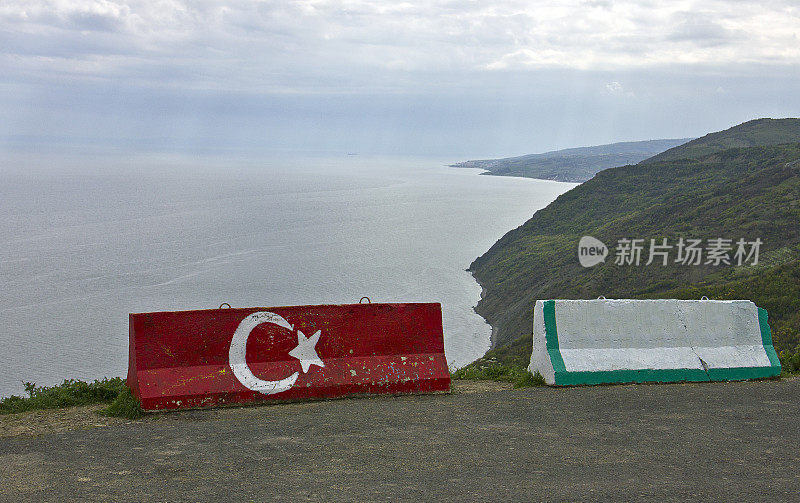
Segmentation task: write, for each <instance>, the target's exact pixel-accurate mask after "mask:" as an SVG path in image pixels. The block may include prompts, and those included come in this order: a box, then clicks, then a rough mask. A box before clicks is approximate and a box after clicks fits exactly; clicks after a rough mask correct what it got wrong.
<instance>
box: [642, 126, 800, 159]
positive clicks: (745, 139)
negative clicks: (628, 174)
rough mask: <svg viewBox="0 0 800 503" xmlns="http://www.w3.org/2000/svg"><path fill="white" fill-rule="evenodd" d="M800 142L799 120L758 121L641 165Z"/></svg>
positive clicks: (656, 157) (664, 153) (704, 137)
mask: <svg viewBox="0 0 800 503" xmlns="http://www.w3.org/2000/svg"><path fill="white" fill-rule="evenodd" d="M797 142H800V119H755V120H752V121H748V122H745V123H744V124H739V125H738V126H734V127H732V128H730V129H726V130H725V131H719V132H716V133H709V134H707V135H705V136H703V137H702V138H697V139H695V140H692V141H690V142H688V143H686V144H684V145H680V146H678V147H674V148H671V149H669V150H667V151H665V152H662V153H660V154H658V155H654V156H653V157H651V158H650V159H647V160H645V161H642V162H659V161H672V160H677V159H697V158H699V157H703V156H706V155H709V154H713V153H715V152H722V151H723V150H728V149H731V148H743V147H756V146H762V147H763V146H767V145H780V144H782V143H797Z"/></svg>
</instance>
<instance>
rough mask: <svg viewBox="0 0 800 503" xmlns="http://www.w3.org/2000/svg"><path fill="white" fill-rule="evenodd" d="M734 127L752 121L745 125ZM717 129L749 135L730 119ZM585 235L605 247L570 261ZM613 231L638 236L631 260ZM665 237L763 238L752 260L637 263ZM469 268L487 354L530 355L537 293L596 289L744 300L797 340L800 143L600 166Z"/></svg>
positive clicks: (784, 336) (778, 335)
mask: <svg viewBox="0 0 800 503" xmlns="http://www.w3.org/2000/svg"><path fill="white" fill-rule="evenodd" d="M757 122H759V123H762V122H763V121H757ZM767 124H778V126H779V127H778V130H777V131H776V133H775V134H774V135H770V134H768V131H767V130H765V129H763V127H762V126H758V127H757V128H756V131H757V132H758V134H759V136H758V138H776V137H778V136H779V135H780V134H783V133H782V131H784V126H785V125H786V124H788V122H786V121H771V122H768V123H767ZM741 127H743V128H744V131H748V130H753V129H752V127H753V123H752V122H749V123H746V124H743V125H742V126H741ZM726 133H728V137H730V138H734V137H735V138H740V139H741V138H746V137H747V135H746V134H740V133H742V132H741V131H737V130H736V128H732V129H731V130H728V131H727V132H726ZM742 141H745V140H742ZM746 141H757V140H752V139H751V140H746ZM797 141H800V139H798V140H797ZM685 152H686V151H684V154H683V155H685ZM584 235H589V236H593V237H595V238H598V239H600V240H601V241H603V242H604V243H605V244H606V245H607V246H608V247H609V256H608V257H607V259H606V261H605V263H602V264H599V265H596V266H594V267H592V268H584V267H582V266H581V265H580V263H579V262H578V256H577V248H578V241H579V240H580V238H581V236H584ZM622 238H639V239H644V240H645V246H644V250H643V252H642V261H641V264H640V265H639V266H636V265H617V264H615V248H616V245H617V243H618V240H620V239H622ZM663 238H667V239H668V243H669V244H671V245H673V246H674V245H676V244H677V241H678V239H679V238H684V239H693V238H694V239H702V240H703V246H706V245H707V244H708V242H707V240H709V239H715V238H726V239H732V240H733V241H734V242H735V241H736V240H738V239H740V238H743V239H745V240H746V241H748V242H750V241H753V240H755V239H756V238H759V239H761V240H762V241H763V244H762V245H761V247H760V257H759V263H758V265H752V264H747V265H743V266H740V267H736V266H727V265H724V264H721V265H719V266H714V265H713V264H703V265H698V266H694V265H684V264H680V263H675V262H674V259H675V258H676V251H675V250H674V249H673V250H672V252H671V253H672V255H671V256H670V262H669V264H668V265H667V266H662V265H661V264H660V263H658V262H656V263H653V264H650V265H644V264H645V262H646V261H647V259H648V253H649V243H650V239H655V240H656V242H657V243H661V242H662V241H661V240H662V239H663ZM731 255H733V251H732V252H731ZM703 258H704V261H705V258H706V257H705V256H704V257H703ZM470 270H471V271H472V272H473V274H474V276H475V278H476V279H477V280H478V281H479V282H480V284H481V285H482V286H483V287H484V288H485V294H484V297H483V299H482V300H481V302H480V303H479V304H478V306H477V308H476V310H477V312H478V313H479V314H481V315H482V316H484V317H485V318H486V319H487V320H488V321H489V323H491V324H492V326H493V327H494V328H495V341H494V343H495V346H496V349H495V350H494V351H492V352H491V354H493V355H495V356H500V357H501V358H502V359H504V360H505V361H516V360H519V361H523V360H524V359H525V357H526V356H525V355H524V352H525V351H528V357H529V355H530V353H529V351H530V343H529V342H527V346H526V343H525V339H522V340H519V338H520V337H524V336H526V335H528V334H530V332H531V326H532V306H533V303H534V301H535V300H536V299H549V298H596V297H598V296H600V295H603V296H605V297H607V298H671V297H675V298H700V297H701V296H702V295H707V296H708V297H710V298H714V299H733V298H737V299H738V298H748V299H752V300H753V301H755V302H756V303H757V304H758V305H759V306H761V307H764V308H766V309H767V310H768V311H769V313H770V323H771V325H772V328H773V335H774V340H775V343H776V346H777V348H778V349H779V350H780V349H790V348H794V347H795V346H797V345H798V344H800V315H799V314H798V313H800V143H794V144H788V145H773V146H758V147H749V148H735V149H727V150H724V151H719V152H716V153H712V154H710V155H705V156H699V157H697V158H694V159H688V158H682V159H680V160H673V161H661V162H659V161H652V162H649V161H648V162H644V163H639V164H637V165H632V166H623V167H619V168H613V169H609V170H605V171H602V172H600V173H598V174H597V175H596V176H595V177H594V178H593V179H591V180H589V181H587V182H586V183H584V184H582V185H580V186H578V187H576V188H574V189H572V190H571V191H569V192H567V193H565V194H563V195H561V196H560V197H559V198H558V199H557V200H556V201H554V202H553V203H552V204H550V205H549V206H548V207H547V208H545V209H543V210H540V211H539V212H537V213H536V214H535V215H534V216H533V218H531V219H530V220H528V221H527V222H526V223H525V224H523V225H522V226H521V227H519V228H517V229H515V230H513V231H511V232H509V233H508V234H506V235H505V236H504V237H503V238H502V239H501V240H500V241H498V242H497V243H496V244H495V245H494V246H493V247H492V248H491V249H490V250H489V251H488V252H487V253H486V254H484V255H483V256H481V257H480V258H478V259H476V260H475V262H473V264H472V265H471V267H470ZM515 341H516V342H515ZM528 341H529V338H528ZM511 343H514V344H513V345H511V346H508V345H509V344H511ZM502 346H508V347H505V348H503V347H502ZM526 348H527V349H526ZM518 353H519V354H518Z"/></svg>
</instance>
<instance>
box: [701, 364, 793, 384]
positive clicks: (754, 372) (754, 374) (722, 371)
mask: <svg viewBox="0 0 800 503" xmlns="http://www.w3.org/2000/svg"><path fill="white" fill-rule="evenodd" d="M780 373H781V370H780V367H778V372H777V373H776V372H775V368H774V367H725V368H714V369H708V375H709V377H710V378H711V380H712V381H746V380H747V379H763V378H765V377H774V376H776V375H778V374H780Z"/></svg>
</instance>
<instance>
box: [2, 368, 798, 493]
mask: <svg viewBox="0 0 800 503" xmlns="http://www.w3.org/2000/svg"><path fill="white" fill-rule="evenodd" d="M69 418H72V419H69ZM0 421H2V423H0V425H2V428H0V431H2V432H3V435H5V436H4V437H3V438H0V481H2V484H0V501H54V502H55V501H58V502H61V501H170V502H173V501H174V502H178V501H259V502H260V501H307V500H320V501H326V502H330V501H333V502H336V501H498V500H508V501H675V500H689V499H692V500H699V501H796V500H797V494H798V491H799V490H800V487H799V484H800V476H799V475H798V474H800V451H798V449H797V439H798V438H800V379H783V380H780V381H758V382H738V383H694V384H669V385H630V386H596V387H578V388H558V389H557V388H527V389H519V390H514V389H509V387H508V386H507V385H501V384H498V383H485V382H478V383H474V382H473V383H459V384H458V385H457V387H456V392H455V393H452V394H450V395H421V396H402V397H376V398H362V399H345V400H331V401H323V402H304V403H290V404H282V405H270V406H262V407H244V408H229V409H217V410H202V411H185V412H179V413H166V414H152V415H148V416H147V417H146V418H144V419H143V420H139V421H125V420H118V419H109V418H102V417H101V416H98V415H96V414H95V413H94V412H93V409H92V408H91V407H89V408H87V407H84V408H78V409H72V410H70V411H66V412H65V411H49V412H41V413H39V412H37V413H28V414H20V415H15V416H14V417H13V418H10V419H9V416H5V417H2V416H0ZM36 422H39V423H41V425H39V426H34V427H32V428H33V429H28V430H26V429H25V427H24V424H26V423H36ZM37 428H38V429H37ZM9 432H12V433H9ZM10 435H14V436H10Z"/></svg>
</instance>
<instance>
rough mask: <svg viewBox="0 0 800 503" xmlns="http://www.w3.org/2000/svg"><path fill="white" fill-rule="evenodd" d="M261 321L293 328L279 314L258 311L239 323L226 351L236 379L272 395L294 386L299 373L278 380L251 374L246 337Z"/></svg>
mask: <svg viewBox="0 0 800 503" xmlns="http://www.w3.org/2000/svg"><path fill="white" fill-rule="evenodd" d="M262 323H272V324H273V325H278V326H279V327H283V328H286V329H288V330H293V328H294V327H292V326H291V325H290V324H289V322H288V321H286V320H285V319H283V318H282V317H281V316H278V315H277V314H275V313H270V312H269V311H258V312H256V313H253V314H251V315H250V316H248V317H246V318H245V319H243V320H242V322H241V323H239V326H238V327H237V328H236V332H234V333H233V339H231V348H230V350H229V351H228V364H229V365H230V366H231V370H233V375H235V376H236V379H238V380H239V382H240V383H242V384H243V385H244V387H245V388H247V389H251V390H253V391H258V392H259V393H263V394H265V395H273V394H275V393H281V392H283V391H286V390H288V389H290V388H291V387H292V386H294V382H295V381H297V378H298V376H299V375H300V373H299V372H295V373H294V374H292V375H290V376H289V377H287V378H285V379H281V380H280V381H265V380H263V379H259V378H258V377H256V376H255V375H253V372H252V371H250V367H248V366H247V358H246V356H245V354H246V353H247V339H248V337H250V332H251V331H252V330H253V329H254V328H256V326H258V325H260V324H262Z"/></svg>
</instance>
